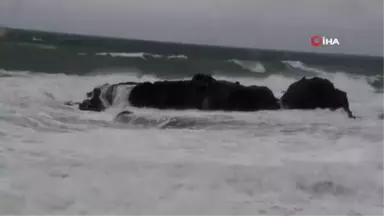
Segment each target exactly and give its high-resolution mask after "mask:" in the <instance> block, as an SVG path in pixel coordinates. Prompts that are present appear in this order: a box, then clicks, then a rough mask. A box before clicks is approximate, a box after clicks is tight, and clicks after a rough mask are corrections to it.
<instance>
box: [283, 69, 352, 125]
mask: <svg viewBox="0 0 384 216" xmlns="http://www.w3.org/2000/svg"><path fill="white" fill-rule="evenodd" d="M280 102H281V106H282V108H284V109H304V110H305V109H317V108H321V109H331V110H336V109H339V108H343V109H344V110H345V111H346V112H347V114H348V117H350V118H355V117H354V116H353V115H352V112H351V110H350V109H349V102H348V97H347V93H346V92H344V91H342V90H340V89H337V88H335V86H334V85H333V83H332V82H330V81H329V80H327V79H323V78H319V77H314V78H311V79H307V78H305V77H303V78H302V79H301V80H299V81H297V82H295V83H293V84H291V85H290V86H289V87H288V89H287V91H286V92H285V93H284V95H283V96H282V97H281V99H280Z"/></svg>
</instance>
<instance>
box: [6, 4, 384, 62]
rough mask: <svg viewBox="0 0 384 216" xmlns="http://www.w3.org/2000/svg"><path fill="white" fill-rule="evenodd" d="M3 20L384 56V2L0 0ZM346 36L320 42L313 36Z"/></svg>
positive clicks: (179, 39)
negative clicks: (323, 44) (331, 42)
mask: <svg viewBox="0 0 384 216" xmlns="http://www.w3.org/2000/svg"><path fill="white" fill-rule="evenodd" d="M0 25H5V26H10V27H21V28H32V29H42V30H52V31H60V32H71V33H84V34H96V35H105V36H118V37H126V38H137V39H149V40H159V41H176V42H187V43H200V44H212V45H227V46H238V47H252V48H270V49H289V50H300V51H311V52H338V53H354V54H370V55H383V0H0ZM315 34H320V35H324V36H328V37H333V38H338V40H339V42H340V44H341V45H340V46H339V47H322V48H314V47H311V45H310V43H309V38H310V37H311V36H312V35H315Z"/></svg>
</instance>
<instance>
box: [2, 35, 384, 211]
mask: <svg viewBox="0 0 384 216" xmlns="http://www.w3.org/2000/svg"><path fill="white" fill-rule="evenodd" d="M28 35H31V33H28ZM36 37H37V36H36ZM52 37H53V36H52ZM55 37H59V36H55ZM19 40H21V39H20V38H19ZM23 40H24V39H23ZM47 40H48V39H47ZM82 40H83V39H82ZM40 41H43V39H39V38H35V37H33V41H29V42H25V41H19V42H17V41H16V42H15V41H12V42H9V41H0V56H1V58H0V92H1V94H0V214H8V215H17V214H29V215H43V214H48V215H52V214H59V215H71V214H75V215H80V214H93V215H95V214H99V215H100V214H107V215H118V214H125V215H127V214H147V215H155V214H156V215H157V214H161V215H171V214H172V215H173V214H179V215H185V214H189V215H200V214H204V215H212V214H225V215H232V214H234V215H243V214H244V215H246V214H248V215H249V214H250V215H382V214H383V81H382V80H383V67H382V64H383V63H382V57H381V58H379V60H375V61H373V60H372V61H371V60H364V58H369V57H353V60H343V61H342V60H340V62H338V60H337V59H338V58H339V57H333V56H328V55H322V56H318V57H316V56H314V57H311V59H310V60H308V61H306V60H305V59H306V58H301V59H300V58H297V59H294V58H292V57H290V58H289V59H284V58H282V57H278V56H282V55H283V56H286V54H284V53H283V54H281V52H277V51H276V54H274V55H275V56H276V58H275V59H274V55H272V54H268V55H269V56H268V59H267V60H266V59H263V58H262V57H260V56H263V52H261V51H260V52H259V53H258V54H257V55H255V54H252V55H248V57H247V58H244V59H243V58H241V55H238V56H236V55H235V54H234V55H233V56H230V53H231V52H229V51H227V52H228V53H229V54H228V56H229V57H228V58H227V57H226V56H224V57H223V56H220V57H218V56H215V55H214V53H215V52H209V53H210V55H208V54H206V55H203V54H202V55H201V56H202V57H201V58H199V55H197V54H196V55H194V56H191V55H188V51H186V53H187V54H183V53H181V52H179V53H175V54H170V53H169V52H171V51H169V50H168V49H166V50H157V52H148V50H150V47H149V48H148V47H147V46H145V47H144V48H142V50H143V52H138V51H140V49H139V48H137V49H136V50H134V52H133V51H130V50H129V49H126V51H125V52H122V50H118V51H116V50H111V49H107V48H106V47H105V46H104V47H102V48H99V49H97V50H96V49H95V48H94V46H97V44H96V45H95V44H92V47H89V46H88V47H85V46H83V47H82V45H83V44H82V43H80V42H81V41H80V42H79V41H77V43H75V45H73V44H71V45H68V44H65V45H62V44H58V43H52V44H47V43H44V44H41V43H38V42H40ZM85 43H86V42H84V44H85ZM130 43H131V44H132V43H133V42H130ZM163 46H165V45H163ZM173 46H176V45H173ZM79 47H80V48H79ZM180 49H181V48H180ZM190 49H192V48H190ZM209 49H212V48H207V50H209ZM192 50H193V49H192ZM195 50H196V52H195V53H199V52H200V53H205V52H204V50H205V48H204V47H200V48H199V49H195ZM207 52H208V51H207ZM223 52H224V51H223ZM247 52H248V51H247ZM255 52H256V51H255ZM191 53H194V52H192V51H191ZM217 53H219V54H220V51H217ZM300 55H301V56H304V57H305V56H310V55H311V54H306V53H302V54H300ZM239 56H240V57H239ZM308 58H309V57H308ZM308 58H307V59H308ZM351 58H352V57H351ZM303 59H304V60H303ZM370 61H371V62H370ZM314 62H316V63H314ZM364 62H368V63H367V64H364ZM375 62H376V63H375ZM195 73H209V74H212V75H213V76H214V77H215V78H218V79H224V80H229V81H239V82H240V83H242V84H244V85H264V86H268V87H269V88H270V89H271V90H272V91H273V92H274V94H275V96H276V97H280V96H281V95H282V94H283V92H284V91H285V90H286V89H287V88H288V86H289V85H290V84H292V83H293V82H295V81H297V80H299V79H301V78H302V77H303V76H306V77H314V76H319V77H323V78H327V79H329V80H330V81H332V82H333V83H334V84H335V86H336V87H337V88H339V89H341V90H344V91H345V92H347V94H348V98H349V102H350V108H351V110H352V112H353V113H354V115H355V116H357V119H349V118H348V117H347V115H346V114H345V113H344V112H343V111H342V110H337V111H334V112H332V111H330V110H320V109H319V110H310V111H302V110H279V111H258V112H246V113H242V112H219V111H215V112H213V111H212V112H211V111H209V112H208V111H197V110H185V111H173V110H157V109H144V108H142V109H138V108H134V107H131V106H130V105H129V104H127V102H126V100H124V98H126V94H128V93H129V92H128V93H127V91H125V92H124V91H122V92H121V93H120V94H121V95H120V96H119V97H117V98H116V100H115V101H114V105H113V106H112V107H111V108H109V109H107V110H106V111H105V112H100V113H96V112H86V111H79V110H78V109H77V108H76V107H71V106H66V105H65V104H64V103H65V102H66V101H81V100H83V99H84V98H85V94H86V92H88V91H90V90H92V89H93V88H94V87H96V86H99V85H101V84H104V83H109V84H113V83H118V82H123V81H140V82H142V81H156V80H164V79H167V80H172V79H189V78H191V77H192V76H193V74H195ZM124 94H125V95H124ZM123 110H130V111H133V112H134V117H133V118H132V119H131V120H130V121H124V122H121V121H117V120H116V119H115V117H116V115H117V114H118V113H119V112H121V111H123Z"/></svg>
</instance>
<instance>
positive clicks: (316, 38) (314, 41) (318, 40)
mask: <svg viewBox="0 0 384 216" xmlns="http://www.w3.org/2000/svg"><path fill="white" fill-rule="evenodd" d="M322 40H323V39H322V37H320V36H319V35H315V36H312V37H311V44H312V46H314V47H318V46H320V45H321V44H322Z"/></svg>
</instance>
